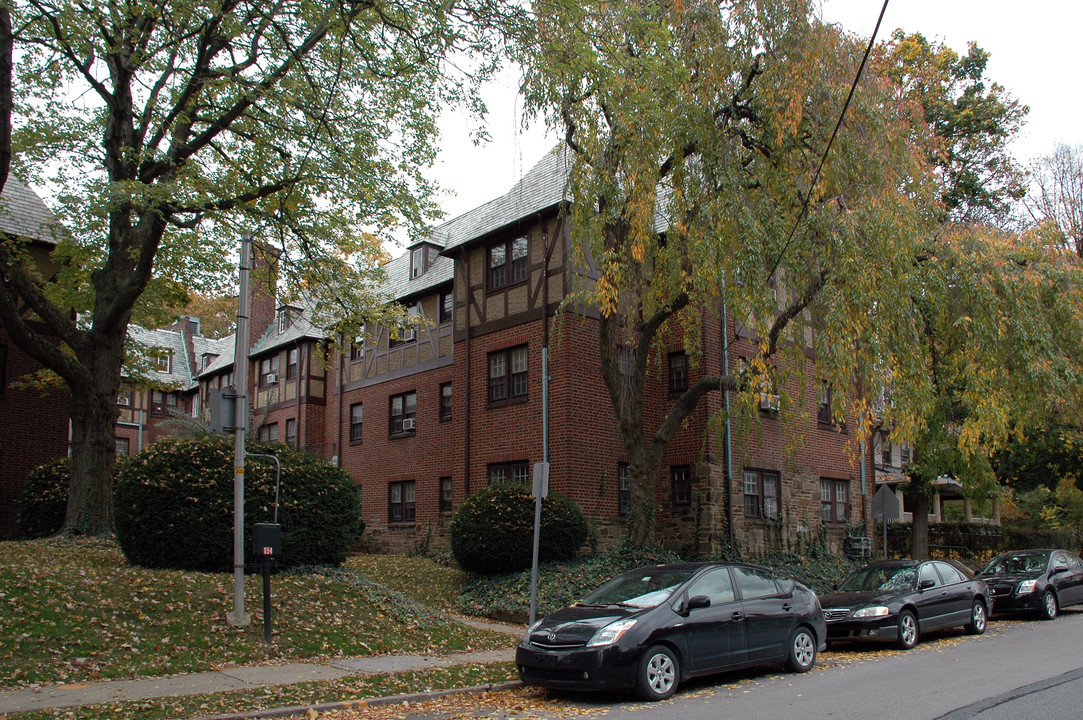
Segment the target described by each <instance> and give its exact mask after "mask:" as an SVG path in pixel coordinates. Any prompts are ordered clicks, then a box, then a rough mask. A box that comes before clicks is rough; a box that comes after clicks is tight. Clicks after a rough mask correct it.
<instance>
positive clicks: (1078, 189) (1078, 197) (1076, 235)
mask: <svg viewBox="0 0 1083 720" xmlns="http://www.w3.org/2000/svg"><path fill="white" fill-rule="evenodd" d="M1031 177H1032V179H1033V190H1032V192H1031V193H1030V195H1029V196H1028V197H1027V200H1026V207H1027V210H1028V211H1029V212H1030V215H1031V218H1032V219H1033V220H1034V222H1035V223H1036V224H1039V225H1043V226H1044V228H1043V231H1044V232H1045V233H1046V234H1047V235H1048V236H1049V244H1050V245H1052V246H1054V247H1061V248H1066V249H1068V250H1069V251H1071V252H1074V253H1075V254H1076V255H1078V256H1079V257H1080V258H1083V146H1079V145H1077V146H1076V147H1071V146H1069V145H1064V144H1061V145H1058V146H1057V147H1056V149H1055V150H1053V152H1052V153H1050V154H1049V155H1047V156H1045V157H1043V158H1039V159H1038V160H1036V161H1035V162H1034V163H1033V165H1032V167H1031Z"/></svg>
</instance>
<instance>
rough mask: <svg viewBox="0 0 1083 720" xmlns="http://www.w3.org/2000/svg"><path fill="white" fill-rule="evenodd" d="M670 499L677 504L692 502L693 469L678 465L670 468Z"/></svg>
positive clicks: (683, 504)
mask: <svg viewBox="0 0 1083 720" xmlns="http://www.w3.org/2000/svg"><path fill="white" fill-rule="evenodd" d="M669 481H670V499H671V500H672V501H673V504H674V505H675V506H686V505H691V504H692V469H691V468H690V467H688V466H687V465H676V466H674V467H671V468H670V469H669Z"/></svg>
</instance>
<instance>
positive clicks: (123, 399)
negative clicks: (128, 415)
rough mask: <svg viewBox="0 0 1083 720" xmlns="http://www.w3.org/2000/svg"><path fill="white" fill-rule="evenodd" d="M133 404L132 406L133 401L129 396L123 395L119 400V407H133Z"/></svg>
mask: <svg viewBox="0 0 1083 720" xmlns="http://www.w3.org/2000/svg"><path fill="white" fill-rule="evenodd" d="M131 404H132V401H131V400H130V399H129V398H128V396H127V395H121V396H120V397H118V398H117V405H124V406H128V405H131Z"/></svg>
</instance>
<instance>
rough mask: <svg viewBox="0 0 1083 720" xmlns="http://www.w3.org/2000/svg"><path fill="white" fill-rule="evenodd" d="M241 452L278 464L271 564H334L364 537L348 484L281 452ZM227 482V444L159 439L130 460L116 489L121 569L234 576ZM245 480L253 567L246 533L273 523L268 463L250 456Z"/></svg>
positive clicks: (316, 461) (252, 447)
mask: <svg viewBox="0 0 1083 720" xmlns="http://www.w3.org/2000/svg"><path fill="white" fill-rule="evenodd" d="M247 449H248V451H249V452H250V453H263V454H269V455H275V456H276V457H277V458H278V460H279V462H280V463H281V465H282V486H281V490H280V496H279V510H278V522H279V523H280V524H281V525H282V555H281V556H280V557H278V558H276V560H277V564H278V566H279V567H283V568H284V567H292V566H295V565H340V564H341V563H342V562H343V561H344V560H345V559H346V556H347V555H348V554H349V552H350V551H351V550H352V549H353V548H354V547H355V546H356V545H357V541H358V538H359V537H360V535H361V532H362V531H363V530H364V524H363V523H362V522H361V520H360V515H359V507H358V501H357V484H356V483H355V482H354V481H353V479H352V478H351V477H350V476H349V475H348V474H347V473H346V472H345V471H344V470H342V469H341V468H338V467H335V466H333V465H330V464H329V463H327V462H325V461H324V460H322V459H320V458H317V457H315V456H313V455H309V454H307V453H304V452H301V451H298V450H294V449H292V448H290V447H288V446H286V445H277V444H274V445H261V444H257V443H249V444H248V445H247ZM233 475H234V473H233V439H232V438H230V437H203V438H194V439H193V438H181V439H166V440H161V441H159V442H157V443H155V444H153V445H151V446H149V447H147V448H146V449H145V450H143V451H141V452H140V453H138V454H137V455H135V456H133V457H132V458H131V460H130V461H129V462H128V463H127V464H126V465H125V466H124V468H122V470H121V472H120V477H119V479H118V481H117V489H116V523H117V541H118V542H119V544H120V548H121V550H122V551H123V552H124V555H125V557H127V558H128V562H130V563H132V564H133V565H139V566H142V567H148V568H170V569H177V570H197V571H206V572H232V570H233V513H234V503H233ZM244 478H245V483H244V510H245V512H244V520H245V531H244V532H245V557H246V558H248V559H249V560H250V561H254V560H258V558H253V557H252V551H251V542H252V526H253V525H254V524H255V523H267V522H273V520H274V501H275V465H274V463H273V462H272V461H270V460H268V459H267V458H249V459H248V460H246V462H245V475H244ZM252 567H253V569H254V568H255V565H254V564H253V565H252Z"/></svg>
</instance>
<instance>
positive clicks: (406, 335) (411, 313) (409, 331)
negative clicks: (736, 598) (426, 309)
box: [402, 303, 418, 343]
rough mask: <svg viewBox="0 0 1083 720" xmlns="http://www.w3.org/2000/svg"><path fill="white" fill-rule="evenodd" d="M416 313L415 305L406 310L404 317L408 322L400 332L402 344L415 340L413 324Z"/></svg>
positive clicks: (414, 326) (414, 324)
mask: <svg viewBox="0 0 1083 720" xmlns="http://www.w3.org/2000/svg"><path fill="white" fill-rule="evenodd" d="M417 312H418V307H417V304H416V303H415V304H413V305H411V306H410V307H408V308H406V317H407V318H408V319H409V322H408V323H407V324H406V327H405V328H403V330H402V342H404V343H408V342H413V341H414V340H417V324H416V323H415V320H416V319H417Z"/></svg>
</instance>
